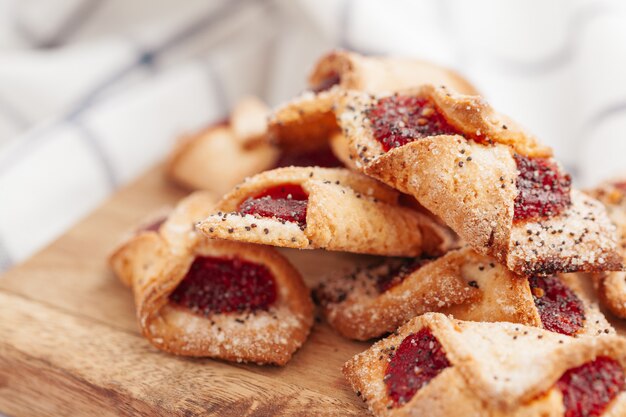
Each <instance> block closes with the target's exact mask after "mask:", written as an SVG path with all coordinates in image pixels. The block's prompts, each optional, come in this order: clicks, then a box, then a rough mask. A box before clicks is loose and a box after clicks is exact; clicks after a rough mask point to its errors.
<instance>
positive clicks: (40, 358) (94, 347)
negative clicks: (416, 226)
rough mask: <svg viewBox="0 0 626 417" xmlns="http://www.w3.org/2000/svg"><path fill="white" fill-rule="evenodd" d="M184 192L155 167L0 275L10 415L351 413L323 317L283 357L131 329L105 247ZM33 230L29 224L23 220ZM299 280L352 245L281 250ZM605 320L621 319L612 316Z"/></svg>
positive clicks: (0, 366) (340, 261)
mask: <svg viewBox="0 0 626 417" xmlns="http://www.w3.org/2000/svg"><path fill="white" fill-rule="evenodd" d="M183 195H184V193H183V192H182V191H181V190H179V189H177V188H175V187H174V186H172V185H170V184H169V183H168V182H167V181H166V180H164V178H163V176H162V171H161V169H160V168H159V167H157V168H155V169H153V170H152V171H150V172H149V173H147V174H146V175H145V176H144V177H142V178H140V179H139V180H138V181H137V182H135V183H134V184H132V185H130V186H129V187H127V188H126V189H124V190H122V191H121V192H119V193H118V194H117V195H116V196H114V197H113V198H112V199H111V200H110V201H108V202H107V203H106V204H104V205H103V206H102V207H100V208H99V209H98V210H96V211H95V212H94V213H92V214H91V215H90V216H88V217H87V218H86V219H84V220H83V221H81V222H80V223H79V224H78V225H76V226H75V227H74V228H72V229H71V230H70V231H69V232H67V233H66V234H65V235H64V236H63V237H61V238H60V239H59V240H57V241H56V242H54V243H53V244H52V245H50V246H49V247H48V248H46V249H44V250H43V251H41V252H40V253H38V254H37V255H35V256H34V257H33V258H31V259H30V260H28V261H26V262H25V263H23V264H22V265H20V266H18V267H16V268H15V269H13V270H11V271H9V272H8V273H6V274H5V275H4V276H3V277H2V278H0V412H3V413H6V414H8V415H10V416H12V417H19V416H66V415H72V416H79V415H80V416H82V415H94V416H98V417H103V416H109V415H110V416H137V415H145V416H161V415H162V416H196V415H210V416H224V417H229V416H233V417H235V416H236V417H240V416H259V417H260V416H278V415H280V416H361V415H367V411H366V409H365V407H364V405H363V404H362V403H361V402H360V400H358V398H357V397H356V395H354V393H353V392H352V391H351V389H350V388H349V387H348V385H347V384H346V382H345V381H344V379H343V377H342V375H341V372H340V369H341V365H342V364H343V363H344V362H345V361H346V360H347V359H349V358H350V357H352V356H353V355H354V354H356V353H358V352H361V351H363V350H365V349H366V348H367V347H368V344H367V343H357V342H351V341H349V340H346V339H344V338H341V337H340V336H338V335H337V334H335V333H334V332H333V331H332V330H331V329H330V328H329V327H328V326H327V325H326V324H324V323H316V325H315V326H314V329H313V331H312V334H311V336H310V337H309V340H308V341H307V343H306V344H305V345H304V347H303V348H302V349H301V350H300V351H299V352H298V353H297V354H296V355H295V356H294V358H293V360H292V361H291V362H290V363H289V364H287V366H285V367H284V368H278V367H261V366H255V365H239V364H232V363H227V362H222V361H217V360H210V359H190V358H180V357H175V356H171V355H168V354H165V353H162V352H159V351H157V350H156V349H154V348H153V347H152V346H151V345H150V344H149V343H148V342H147V341H145V340H144V339H143V338H142V337H141V336H140V335H139V333H138V330H137V326H136V323H135V315H134V308H133V302H132V297H131V293H130V291H129V290H128V289H127V288H126V287H124V286H122V285H121V284H120V283H119V281H118V280H117V279H116V278H115V277H114V276H113V274H112V273H111V272H110V271H109V269H108V267H107V264H106V257H107V255H108V253H109V252H110V250H111V248H113V247H114V245H115V244H116V243H117V241H118V239H119V236H120V235H122V234H123V233H124V232H125V231H126V230H128V229H130V228H131V227H132V226H133V225H135V224H136V223H137V222H138V221H139V220H140V219H141V218H142V217H143V216H144V215H145V214H147V213H150V212H151V211H153V210H155V209H158V208H161V207H163V206H165V205H169V204H173V203H175V202H176V201H177V200H178V199H180V198H181V197H182V196H183ZM31 232H32V231H31ZM284 253H285V254H286V255H287V256H288V257H289V258H290V259H291V260H292V262H293V263H294V265H296V266H297V267H298V269H300V271H301V272H302V274H303V275H304V276H305V279H306V280H307V282H308V283H309V284H312V283H314V282H315V281H316V280H317V279H318V277H319V276H320V275H321V274H323V273H325V272H327V271H329V270H332V269H336V268H339V267H342V266H344V265H349V264H352V263H354V262H355V261H356V262H358V261H361V260H362V257H357V256H352V255H346V254H338V253H332V252H320V251H294V250H285V251H284ZM612 322H613V324H614V325H618V326H619V327H621V329H620V333H623V326H622V323H619V322H617V321H616V320H612Z"/></svg>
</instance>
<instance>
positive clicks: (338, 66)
mask: <svg viewBox="0 0 626 417" xmlns="http://www.w3.org/2000/svg"><path fill="white" fill-rule="evenodd" d="M424 83H433V84H437V85H439V84H443V85H448V86H450V87H451V88H453V89H455V90H457V91H460V92H463V93H466V94H477V91H476V89H475V88H474V86H472V85H471V84H470V83H469V82H468V81H467V80H465V79H464V78H462V77H461V76H460V75H459V74H457V73H456V72H454V71H452V70H450V69H447V68H443V67H440V66H437V65H435V64H432V63H429V62H425V61H420V60H416V59H402V58H388V57H367V56H363V55H359V54H357V53H354V52H348V51H333V52H331V53H329V54H326V55H324V56H323V57H322V58H320V60H319V61H318V62H317V64H316V65H315V67H314V68H313V71H312V73H311V75H310V76H309V90H308V91H306V92H305V93H303V94H302V95H301V96H299V97H297V98H295V99H294V100H292V101H290V102H289V103H287V104H285V105H283V106H281V107H279V108H278V109H276V110H275V111H274V112H272V114H271V116H270V121H269V134H270V137H271V138H272V141H273V142H274V143H277V144H279V145H280V146H281V148H284V149H288V150H291V152H292V153H294V154H296V155H298V154H303V155H308V154H313V155H317V158H318V159H321V156H322V155H325V157H324V160H326V161H341V163H342V164H344V165H345V166H348V167H351V166H352V161H351V160H350V158H349V154H348V151H347V147H346V144H345V139H344V138H343V137H342V135H341V132H340V130H339V128H338V126H337V122H336V120H335V115H334V113H333V106H334V104H335V101H336V97H337V95H338V94H339V93H340V92H341V91H343V90H360V91H367V92H369V93H384V92H393V91H398V90H401V89H405V88H409V87H413V86H416V85H421V84H424ZM333 155H334V156H333ZM336 163H337V164H338V162H336ZM294 165H297V166H301V165H302V164H294ZM280 166H287V164H283V165H280ZM320 166H326V167H332V166H339V165H329V164H326V165H320Z"/></svg>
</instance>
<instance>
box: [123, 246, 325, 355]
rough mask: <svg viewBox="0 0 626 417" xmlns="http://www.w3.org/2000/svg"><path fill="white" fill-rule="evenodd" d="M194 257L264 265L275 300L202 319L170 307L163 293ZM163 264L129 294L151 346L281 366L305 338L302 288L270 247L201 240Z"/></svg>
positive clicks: (306, 305) (308, 314) (307, 306)
mask: <svg viewBox="0 0 626 417" xmlns="http://www.w3.org/2000/svg"><path fill="white" fill-rule="evenodd" d="M195 256H214V257H218V258H231V257H237V258H240V259H245V260H247V261H249V262H253V263H257V264H262V265H265V266H266V267H267V268H268V269H269V270H270V271H271V272H272V274H273V276H274V279H275V281H276V287H277V289H278V297H277V300H276V302H275V303H274V304H273V306H272V307H270V309H269V310H268V311H256V312H255V313H247V312H242V313H228V314H211V315H209V316H206V317H205V316H202V315H198V314H194V313H192V312H190V311H189V310H187V309H185V308H181V307H178V306H176V305H175V304H173V303H172V302H170V301H169V295H170V294H171V293H172V292H173V291H174V289H175V288H176V286H177V285H178V284H179V283H180V281H181V280H182V279H183V278H184V276H185V273H186V271H187V269H188V267H189V265H191V262H192V261H193V259H194V258H195ZM167 264H168V267H166V268H165V269H164V270H161V271H160V272H159V273H158V274H156V275H153V276H152V277H151V279H150V281H149V282H147V283H146V284H145V285H144V286H143V288H142V289H141V291H136V292H135V299H136V303H137V314H138V318H139V321H140V324H141V328H142V331H143V333H144V336H146V338H148V340H150V342H151V343H152V344H153V345H155V346H156V347H157V348H159V349H161V350H165V351H167V352H170V353H174V354H177V355H185V356H209V357H215V358H220V359H225V360H231V361H238V362H254V363H258V364H277V365H284V364H285V363H287V362H288V361H289V359H291V356H292V355H293V353H294V352H295V351H296V350H297V349H298V348H299V347H300V346H302V344H303V343H304V341H305V340H306V338H307V336H308V333H309V331H310V328H311V325H312V324H313V306H312V303H311V300H310V297H309V293H308V289H307V288H306V286H305V285H304V282H303V281H302V278H301V277H300V274H299V273H298V272H297V271H296V270H295V268H294V267H293V266H291V264H289V262H288V261H287V260H286V259H285V258H284V257H282V256H281V255H279V254H278V253H277V252H276V251H274V250H273V249H271V248H267V247H262V246H255V245H245V244H241V243H237V242H225V241H216V240H210V239H206V238H204V239H200V240H198V241H197V244H196V245H195V247H194V248H193V251H192V252H191V253H190V254H188V255H187V256H185V257H177V258H176V259H170V260H169V261H168V262H167ZM242 322H243V323H242Z"/></svg>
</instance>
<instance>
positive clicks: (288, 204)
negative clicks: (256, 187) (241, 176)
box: [239, 184, 309, 227]
mask: <svg viewBox="0 0 626 417" xmlns="http://www.w3.org/2000/svg"><path fill="white" fill-rule="evenodd" d="M308 199H309V196H308V195H307V194H306V193H305V192H304V190H303V189H302V187H300V186H299V185H296V184H282V185H277V186H275V187H272V188H268V189H267V190H265V191H263V192H261V193H259V194H257V195H256V196H254V197H249V198H248V199H246V200H245V201H244V202H243V203H241V205H240V206H239V212H240V213H242V214H252V215H255V216H259V217H274V218H277V219H280V220H284V221H286V222H292V223H298V225H299V226H300V227H305V226H306V209H307V203H308Z"/></svg>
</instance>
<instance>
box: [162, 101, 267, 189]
mask: <svg viewBox="0 0 626 417" xmlns="http://www.w3.org/2000/svg"><path fill="white" fill-rule="evenodd" d="M267 112H268V110H267V108H266V107H265V105H264V104H263V103H262V102H260V101H259V100H258V99H255V98H252V97H248V98H245V99H243V100H242V101H241V102H239V103H238V104H237V105H236V106H235V108H234V109H233V113H232V115H231V117H230V120H229V121H228V122H223V123H220V124H216V125H212V126H209V127H207V128H205V129H203V130H201V131H200V132H197V133H195V134H192V135H188V136H184V137H182V138H180V139H179V141H178V143H177V144H176V146H175V147H174V149H173V150H172V152H171V154H170V156H169V158H168V161H167V164H166V167H165V169H166V174H167V176H168V177H169V178H171V179H172V180H174V181H175V182H176V183H178V184H180V185H182V186H184V187H186V188H189V189H192V190H209V191H212V192H214V193H215V194H217V195H222V194H224V193H226V192H227V191H228V190H230V189H231V188H232V187H234V186H235V185H236V184H238V183H239V182H241V181H243V179H244V178H246V177H248V176H250V175H254V174H256V173H258V172H261V171H264V170H266V169H269V168H271V167H272V166H274V164H275V163H276V161H277V159H278V156H279V151H278V149H276V148H275V147H274V146H272V145H270V144H269V141H268V136H267V135H268V134H267Z"/></svg>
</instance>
